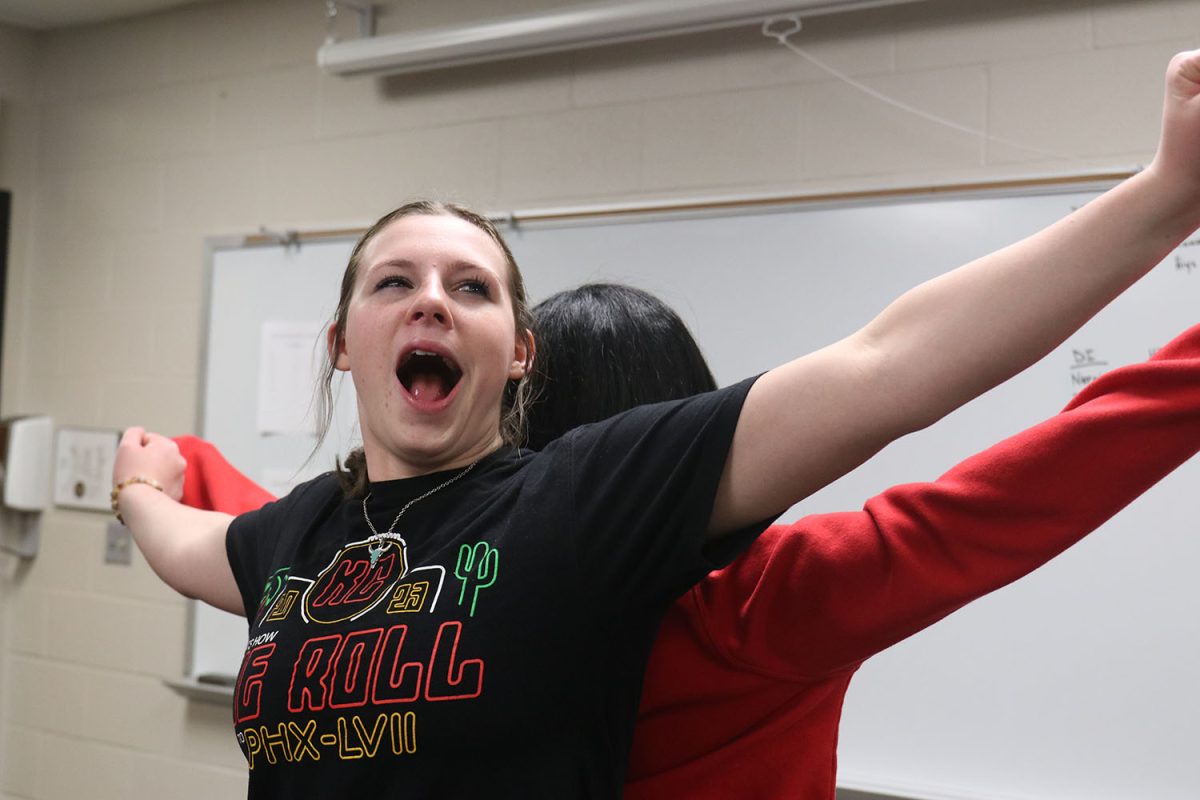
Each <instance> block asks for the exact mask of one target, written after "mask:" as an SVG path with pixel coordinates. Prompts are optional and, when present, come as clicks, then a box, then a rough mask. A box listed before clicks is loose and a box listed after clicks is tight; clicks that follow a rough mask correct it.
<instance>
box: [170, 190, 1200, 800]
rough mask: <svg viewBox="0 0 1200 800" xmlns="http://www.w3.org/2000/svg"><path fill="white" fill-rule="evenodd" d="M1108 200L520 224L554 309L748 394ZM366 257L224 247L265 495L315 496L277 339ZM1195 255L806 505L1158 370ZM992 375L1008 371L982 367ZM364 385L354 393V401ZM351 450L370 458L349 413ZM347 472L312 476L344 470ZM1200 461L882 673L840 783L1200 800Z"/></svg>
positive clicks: (938, 794)
mask: <svg viewBox="0 0 1200 800" xmlns="http://www.w3.org/2000/svg"><path fill="white" fill-rule="evenodd" d="M1094 196H1095V192H1080V191H1067V190H1063V189H1060V190H1057V191H1055V190H1044V191H1043V192H1042V193H1037V194H1029V193H1026V194H1004V195H1001V194H993V195H990V196H986V195H985V196H959V197H948V196H937V197H929V196H924V197H909V198H902V199H897V200H893V201H889V202H878V203H874V204H859V205H829V206H824V207H817V206H811V205H809V206H798V207H793V208H786V209H772V210H758V211H754V212H743V213H732V212H728V211H727V212H725V213H724V214H716V215H705V216H696V215H693V216H687V217H671V216H666V215H659V216H657V217H655V216H650V215H640V216H630V217H627V218H623V219H616V220H607V221H603V222H597V221H592V222H583V223H571V224H566V223H548V224H540V225H518V226H517V227H516V228H515V229H514V230H512V231H510V232H508V233H507V234H506V236H507V239H508V241H509V243H510V245H511V246H512V249H513V252H514V254H515V255H516V257H517V260H518V263H520V264H521V265H522V269H523V272H524V274H525V279H526V284H527V286H528V287H529V290H530V294H531V298H532V299H533V300H534V301H535V302H536V301H537V300H539V299H541V298H544V297H546V296H547V295H549V294H551V293H553V292H555V291H558V290H560V289H564V288H569V287H572V286H575V285H578V284H579V283H582V282H585V281H595V280H614V281H621V282H625V283H630V284H633V285H636V286H640V287H642V288H645V289H647V290H649V291H651V292H654V293H655V294H657V295H659V296H660V297H662V298H663V299H664V300H666V301H667V302H669V303H670V304H672V305H673V306H674V307H675V308H676V309H678V310H679V312H680V314H681V315H682V316H683V317H684V319H685V320H686V321H687V322H688V324H689V325H690V326H691V327H692V330H693V331H694V332H695V334H696V337H697V339H698V340H699V341H700V343H701V346H702V347H703V349H704V351H705V355H706V356H707V357H708V359H709V361H710V363H711V365H712V367H713V371H714V374H715V375H716V376H717V380H718V382H719V383H721V384H722V385H725V384H728V383H731V382H733V381H736V380H739V379H741V378H743V377H746V376H747V375H751V374H754V373H757V372H760V371H762V370H766V369H769V368H770V367H772V366H775V365H777V364H780V363H783V362H784V361H786V360H788V359H790V358H793V357H795V356H796V355H799V354H801V353H804V352H808V351H811V350H814V349H816V348H819V347H821V346H824V345H826V344H828V343H830V342H832V341H835V340H836V339H839V338H841V337H843V336H845V335H847V334H849V333H851V332H853V331H854V330H856V329H857V328H859V327H861V326H862V325H863V324H864V323H866V322H867V321H868V320H869V319H871V318H872V317H873V316H874V315H875V314H876V313H878V311H879V310H880V309H882V308H883V307H884V306H885V305H886V304H887V303H888V302H889V301H890V300H892V299H893V298H895V297H896V296H898V295H899V294H901V293H902V292H903V291H904V290H906V289H908V288H909V287H911V286H913V285H915V284H917V283H919V282H921V281H923V280H926V279H928V278H931V277H933V276H935V275H938V274H940V273H942V272H945V271H946V270H949V269H952V268H953V267H955V266H958V265H959V264H962V263H966V262H967V261H970V260H972V259H974V258H976V257H978V256H980V255H983V254H985V253H987V252H990V251H992V250H995V249H997V248H999V247H1002V246H1004V245H1006V244H1008V243H1010V242H1012V241H1015V240H1017V239H1019V238H1021V237H1023V236H1025V235H1027V234H1030V233H1033V232H1034V231H1036V230H1038V229H1040V228H1042V227H1044V226H1046V225H1048V224H1049V223H1051V222H1053V221H1054V220H1056V219H1058V218H1060V217H1062V216H1064V215H1065V214H1066V213H1068V212H1069V211H1070V210H1071V209H1072V208H1073V207H1077V206H1079V205H1081V204H1083V203H1085V202H1087V201H1088V200H1089V199H1090V198H1092V197H1094ZM351 246H352V242H350V241H327V242H318V243H305V244H303V245H302V246H301V247H300V248H299V249H298V250H297V249H294V248H292V249H287V248H284V247H280V246H268V247H244V246H234V247H229V248H222V247H215V248H214V249H213V253H212V264H211V266H212V275H211V302H210V313H209V334H208V355H207V359H206V361H207V366H206V374H205V394H204V398H205V399H204V408H203V420H202V425H201V431H202V435H204V436H205V437H206V438H208V439H210V440H212V441H213V442H215V443H216V444H217V446H218V447H220V448H221V449H222V450H223V451H224V452H225V453H226V454H227V455H228V457H229V458H230V460H231V461H232V462H233V463H234V464H235V465H237V466H239V467H240V468H241V469H243V470H244V471H245V472H247V473H248V474H249V475H251V477H253V478H255V479H256V480H259V481H263V482H267V483H270V482H271V481H272V480H277V479H278V478H279V476H280V475H289V476H292V477H295V478H297V479H299V478H302V477H304V474H306V473H301V474H296V468H297V466H298V465H299V464H300V463H301V462H302V461H303V460H304V458H305V457H306V456H307V453H308V450H309V449H310V448H311V446H312V439H311V437H307V436H304V435H302V434H273V435H270V436H262V435H259V434H257V433H256V431H255V424H256V418H257V417H256V414H257V411H256V403H257V395H256V387H258V378H259V373H260V369H261V364H260V363H259V358H260V354H261V351H262V348H261V347H260V342H261V339H262V332H263V326H264V325H265V324H268V323H281V322H307V321H313V320H317V321H321V320H327V319H328V318H329V316H330V314H331V313H332V310H333V304H334V303H335V302H336V297H337V285H338V281H339V280H340V277H341V273H342V270H343V268H344V265H345V263H346V260H347V257H348V254H349V251H350V248H351ZM1198 256H1200V245H1197V244H1196V243H1189V244H1187V245H1185V246H1183V247H1181V249H1180V250H1179V251H1177V252H1176V253H1174V254H1172V255H1171V257H1169V258H1168V259H1167V260H1165V261H1164V262H1163V264H1161V265H1159V266H1158V267H1157V268H1156V269H1155V270H1153V271H1152V273H1151V274H1150V275H1149V276H1148V277H1147V278H1145V279H1144V280H1143V281H1142V282H1141V283H1139V284H1138V285H1137V286H1135V287H1134V288H1133V289H1132V290H1130V291H1129V292H1128V293H1126V295H1125V296H1123V297H1122V298H1121V299H1119V300H1118V301H1117V302H1116V303H1114V304H1113V305H1112V306H1110V307H1109V308H1108V309H1106V310H1105V311H1104V312H1102V314H1101V315H1100V316H1098V317H1097V318H1096V319H1095V320H1093V321H1092V322H1091V323H1089V324H1088V325H1087V326H1086V327H1085V328H1084V329H1082V330H1081V331H1080V332H1079V333H1078V334H1077V335H1076V336H1074V337H1072V338H1071V340H1069V341H1068V342H1067V343H1066V344H1065V345H1064V346H1063V347H1061V348H1059V349H1058V350H1056V351H1055V352H1054V353H1052V354H1051V355H1049V356H1048V357H1047V358H1045V359H1043V360H1042V361H1041V362H1039V363H1038V364H1037V365H1035V366H1034V367H1033V368H1031V369H1030V370H1028V371H1027V372H1025V373H1023V374H1022V375H1021V376H1018V378H1016V379H1014V380H1012V381H1010V382H1009V383H1007V384H1005V385H1004V386H1002V387H1000V388H998V389H996V390H994V391H992V392H990V393H989V394H987V395H985V396H984V397H982V398H980V399H978V400H976V401H975V402H973V403H971V404H969V405H968V406H966V407H964V408H963V409H961V410H960V411H958V412H956V413H954V414H952V415H951V416H950V417H948V418H947V419H946V420H943V421H942V422H940V423H938V425H936V426H934V427H933V428H931V429H929V430H926V431H922V432H920V433H918V434H914V435H912V436H910V437H907V438H906V439H904V440H902V441H900V442H897V443H895V444H894V445H892V446H891V447H889V448H888V449H886V450H885V451H884V452H883V453H881V454H879V456H877V457H876V458H875V459H873V460H872V461H871V462H870V463H869V464H867V465H864V466H863V467H862V468H860V469H858V470H856V471H855V472H853V473H851V474H850V475H848V476H846V477H845V478H843V479H842V480H840V481H838V482H837V483H835V484H833V485H831V486H830V487H828V488H826V489H825V490H823V491H821V492H819V493H817V494H815V495H814V496H813V497H811V498H809V499H808V500H806V501H805V502H804V503H802V504H800V505H799V506H797V507H796V508H795V509H793V510H792V511H791V512H789V513H788V514H787V515H785V517H784V519H785V520H792V519H795V518H796V517H798V516H800V515H801V514H804V513H816V512H824V511H837V510H847V509H855V508H859V507H860V506H861V504H862V502H863V501H864V500H865V499H866V498H867V497H869V496H871V495H873V494H875V493H877V492H879V491H880V490H882V489H884V488H886V487H888V486H890V485H893V484H896V483H904V482H911V481H919V480H930V479H933V478H935V477H937V476H938V475H939V474H941V473H942V472H944V471H945V470H946V469H947V468H949V467H950V466H952V465H953V464H954V463H956V462H957V461H958V460H960V459H961V458H963V457H965V456H967V455H969V454H971V453H973V452H976V451H977V450H980V449H983V448H984V447H986V446H988V445H990V444H992V443H994V442H995V441H997V440H999V439H1001V438H1003V437H1005V436H1008V435H1010V434H1012V433H1015V432H1016V431H1018V430H1020V429H1022V428H1024V427H1027V426H1028V425H1031V424H1033V423H1035V422H1037V421H1039V420H1041V419H1044V418H1045V417H1047V416H1049V415H1051V414H1053V413H1055V412H1056V411H1058V410H1059V409H1060V408H1061V407H1062V406H1063V405H1065V404H1066V402H1067V401H1068V400H1069V399H1070V398H1071V396H1072V394H1073V393H1074V392H1075V391H1076V390H1077V389H1078V381H1079V380H1080V378H1079V377H1078V376H1079V375H1080V374H1081V372H1080V370H1076V369H1072V366H1073V365H1074V364H1075V357H1074V353H1076V352H1086V351H1091V353H1092V355H1093V357H1094V358H1096V359H1098V360H1102V361H1105V362H1107V364H1108V365H1109V366H1110V367H1114V366H1117V365H1120V364H1124V363H1130V362H1133V361H1140V360H1142V359H1144V358H1145V357H1146V356H1147V355H1148V354H1149V353H1150V352H1151V351H1152V350H1153V349H1155V348H1156V347H1158V346H1160V345H1162V344H1164V343H1165V342H1167V341H1168V340H1169V339H1170V338H1171V337H1172V336H1173V335H1174V334H1175V333H1177V332H1179V331H1182V330H1183V329H1184V328H1185V327H1187V326H1189V325H1191V324H1193V323H1194V322H1196V320H1197V318H1198V317H1200V274H1195V271H1194V270H1192V269H1183V268H1180V263H1181V261H1184V262H1195V261H1197V260H1200V258H1197V257H1198ZM979 357H980V358H987V357H988V354H987V353H986V352H983V353H980V354H979ZM346 384H347V387H348V386H349V382H348V381H347V382H346ZM340 404H341V408H340V412H339V413H340V416H339V420H338V431H337V436H338V438H339V439H340V440H341V442H342V443H341V444H340V445H339V446H338V449H339V450H340V451H341V452H344V451H345V449H346V448H347V447H348V445H347V444H346V442H349V441H350V440H352V439H353V438H354V435H355V434H354V429H353V415H354V414H353V412H354V409H353V399H352V396H344V397H342V399H341V401H340ZM332 452H333V450H328V451H327V452H326V453H324V454H322V455H320V456H318V458H317V460H316V461H315V462H314V463H313V464H312V465H310V467H309V471H310V472H311V471H313V470H318V471H319V470H322V469H326V468H328V466H329V465H330V464H331V463H332V455H331V453H332ZM1198 480H1200V464H1198V463H1196V462H1192V463H1189V464H1187V465H1185V466H1184V467H1183V468H1182V469H1180V470H1179V471H1178V472H1177V473H1176V474H1174V475H1173V476H1171V477H1170V478H1168V479H1167V480H1166V481H1164V482H1163V483H1162V484H1160V485H1159V486H1158V487H1156V488H1155V489H1154V490H1152V491H1151V492H1149V493H1148V494H1147V495H1146V496H1145V497H1143V498H1142V499H1141V500H1139V501H1138V502H1137V503H1135V504H1134V505H1133V506H1131V507H1130V508H1129V509H1127V510H1126V511H1125V512H1123V513H1122V514H1121V515H1119V516H1118V517H1117V518H1115V519H1114V520H1113V521H1112V522H1111V523H1109V524H1108V525H1106V526H1105V527H1104V528H1103V529H1102V530H1101V531H1099V532H1097V533H1096V534H1094V535H1093V536H1091V537H1089V539H1088V540H1086V541H1085V542H1083V543H1082V544H1081V545H1079V546H1077V547H1076V548H1074V549H1073V550H1071V551H1069V552H1068V553H1067V554H1065V555H1064V556H1062V557H1060V558H1059V559H1058V560H1056V561H1055V562H1053V563H1051V564H1050V565H1048V566H1047V567H1045V568H1043V569H1042V570H1041V571H1039V572H1038V573H1035V574H1034V575H1033V576H1031V577H1029V578H1027V579H1025V580H1023V581H1020V582H1018V583H1017V584H1014V585H1013V586H1010V587H1008V588H1006V589H1004V590H1001V591H999V592H997V593H995V594H993V595H991V596H989V597H987V598H985V599H983V600H981V601H979V602H977V603H975V604H973V605H972V606H970V607H968V608H966V609H964V610H962V611H960V612H958V613H957V614H955V615H953V616H952V617H951V618H950V619H948V620H946V621H944V622H942V623H939V624H938V625H936V626H934V627H933V628H931V629H930V630H928V631H925V632H923V633H921V634H918V635H917V636H915V637H913V638H912V639H910V640H908V641H906V642H903V643H901V644H900V645H898V646H896V647H894V648H892V649H891V650H889V651H888V652H886V653H884V654H881V655H880V656H878V657H876V658H874V659H872V660H870V661H869V662H868V663H867V665H866V666H864V667H863V669H862V670H861V672H860V674H859V675H858V676H857V677H856V679H855V680H854V682H853V684H852V686H851V690H850V693H849V696H848V698H847V703H846V708H845V717H844V723H843V726H842V736H841V746H840V750H839V759H840V766H839V785H843V786H847V787H852V788H859V789H864V790H875V791H887V792H893V793H896V794H900V795H905V796H911V797H916V798H930V800H936V799H938V798H950V799H959V798H961V800H1049V799H1050V798H1054V799H1055V800H1058V799H1059V798H1088V800H1108V799H1110V798H1111V800H1118V798H1119V799H1120V800H1127V798H1132V797H1154V798H1156V800H1172V798H1181V799H1182V798H1188V799H1189V800H1194V798H1196V797H1200V759H1198V758H1196V757H1195V746H1196V743H1197V741H1200V722H1197V721H1196V719H1197V716H1198V712H1200V689H1198V688H1197V679H1196V676H1197V675H1200V621H1198V620H1197V614H1196V609H1197V608H1200V589H1198V588H1197V585H1198V582H1197V581H1196V580H1195V579H1194V578H1193V573H1194V572H1195V569H1196V568H1195V566H1194V565H1196V564H1200V536H1197V531H1196V527H1197V526H1196V524H1195V522H1194V521H1193V520H1195V519H1196V518H1197V513H1196V511H1197V509H1196V508H1195V505H1196V501H1195V500H1194V492H1192V491H1189V489H1190V488H1191V487H1194V486H1195V485H1197V481H1198ZM244 639H245V622H244V621H243V620H241V619H239V618H235V617H232V616H230V615H227V614H223V613H222V612H218V611H214V610H212V609H210V608H207V607H199V606H198V607H197V609H196V613H195V625H194V642H193V663H192V669H193V672H194V673H202V672H208V671H212V672H225V673H228V674H233V673H234V672H236V670H237V668H238V665H239V663H240V656H241V651H242V648H243V646H244Z"/></svg>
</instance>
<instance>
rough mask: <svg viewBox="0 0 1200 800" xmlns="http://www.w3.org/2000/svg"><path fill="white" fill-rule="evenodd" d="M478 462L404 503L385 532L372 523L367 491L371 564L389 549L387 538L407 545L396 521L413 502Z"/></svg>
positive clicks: (449, 481) (449, 482)
mask: <svg viewBox="0 0 1200 800" xmlns="http://www.w3.org/2000/svg"><path fill="white" fill-rule="evenodd" d="M478 463H479V462H478V461H472V462H471V463H470V464H468V465H467V467H466V469H464V470H463V471H462V472H459V473H458V474H457V475H455V476H454V477H453V478H447V479H446V480H444V481H442V482H441V483H439V484H438V485H437V486H435V487H433V488H432V489H430V490H429V491H428V492H426V493H425V494H423V495H421V496H420V497H414V498H413V499H412V500H409V501H408V502H407V503H405V504H404V507H403V508H401V509H400V512H399V513H398V514H396V517H395V519H393V520H392V524H391V525H389V526H388V529H387V530H386V531H384V532H383V533H380V532H379V531H377V530H375V526H374V525H373V524H371V517H370V516H369V515H368V514H367V501H368V500H370V499H371V493H370V492H367V496H366V497H364V498H363V501H362V510H363V519H365V520H366V521H367V527H368V528H370V529H371V535H370V537H368V538H367V554H368V555H369V556H370V557H371V566H372V567H374V566H375V565H376V564H377V563H378V562H379V557H380V556H381V555H383V553H384V551H385V550H387V548H388V544H387V540H389V539H390V540H392V541H395V542H399V543H400V546H401V547H407V544H406V543H405V541H404V537H403V536H401V535H400V534H398V533H395V530H396V523H397V522H399V521H400V518H401V517H403V516H404V512H405V511H408V509H409V508H410V507H411V506H412V505H413V503H417V502H419V501H421V500H424V499H425V498H426V497H429V495H431V494H435V493H436V492H440V491H441V490H442V489H445V488H446V487H447V486H449V485H450V484H452V483H454V482H455V481H457V480H458V479H460V478H463V477H466V474H467V473H468V472H470V471H471V470H473V469H475V465H476V464H478Z"/></svg>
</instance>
